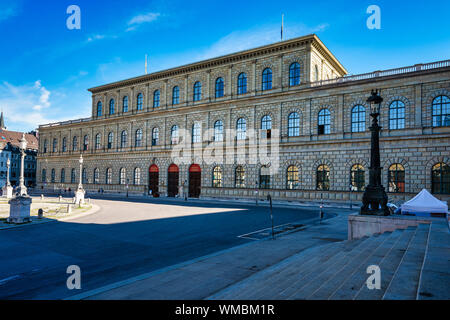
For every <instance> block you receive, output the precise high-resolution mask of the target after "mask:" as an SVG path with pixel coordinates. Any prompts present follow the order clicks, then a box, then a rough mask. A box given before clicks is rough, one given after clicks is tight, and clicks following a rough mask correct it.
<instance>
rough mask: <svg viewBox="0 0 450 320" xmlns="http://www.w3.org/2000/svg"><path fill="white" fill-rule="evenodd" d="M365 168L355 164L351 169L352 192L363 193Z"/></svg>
mask: <svg viewBox="0 0 450 320" xmlns="http://www.w3.org/2000/svg"><path fill="white" fill-rule="evenodd" d="M365 184H366V182H365V177H364V167H363V166H362V165H360V164H355V165H353V166H352V168H351V169H350V185H351V186H352V191H363V190H364V188H365Z"/></svg>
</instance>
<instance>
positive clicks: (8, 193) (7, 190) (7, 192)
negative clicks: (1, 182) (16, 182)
mask: <svg viewBox="0 0 450 320" xmlns="http://www.w3.org/2000/svg"><path fill="white" fill-rule="evenodd" d="M3 197H4V198H6V199H11V198H12V197H13V187H11V186H4V187H3Z"/></svg>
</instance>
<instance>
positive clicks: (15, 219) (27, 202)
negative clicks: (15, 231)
mask: <svg viewBox="0 0 450 320" xmlns="http://www.w3.org/2000/svg"><path fill="white" fill-rule="evenodd" d="M31 202H32V199H31V198H30V197H26V196H25V197H22V196H20V197H15V198H13V199H11V200H9V218H8V219H7V221H8V222H9V223H24V222H30V221H31V216H30V210H31Z"/></svg>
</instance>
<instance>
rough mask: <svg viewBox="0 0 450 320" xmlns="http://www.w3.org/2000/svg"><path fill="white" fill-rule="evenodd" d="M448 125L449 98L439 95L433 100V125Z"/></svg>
mask: <svg viewBox="0 0 450 320" xmlns="http://www.w3.org/2000/svg"><path fill="white" fill-rule="evenodd" d="M445 126H450V99H449V98H448V97H447V96H439V97H436V98H434V100H433V127H445Z"/></svg>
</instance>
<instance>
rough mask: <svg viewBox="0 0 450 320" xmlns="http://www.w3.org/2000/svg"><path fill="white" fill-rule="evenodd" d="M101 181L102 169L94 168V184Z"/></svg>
mask: <svg viewBox="0 0 450 320" xmlns="http://www.w3.org/2000/svg"><path fill="white" fill-rule="evenodd" d="M99 183H100V170H98V168H95V169H94V184H99Z"/></svg>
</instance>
